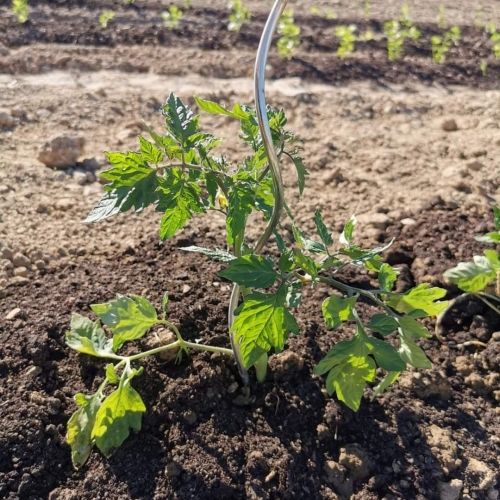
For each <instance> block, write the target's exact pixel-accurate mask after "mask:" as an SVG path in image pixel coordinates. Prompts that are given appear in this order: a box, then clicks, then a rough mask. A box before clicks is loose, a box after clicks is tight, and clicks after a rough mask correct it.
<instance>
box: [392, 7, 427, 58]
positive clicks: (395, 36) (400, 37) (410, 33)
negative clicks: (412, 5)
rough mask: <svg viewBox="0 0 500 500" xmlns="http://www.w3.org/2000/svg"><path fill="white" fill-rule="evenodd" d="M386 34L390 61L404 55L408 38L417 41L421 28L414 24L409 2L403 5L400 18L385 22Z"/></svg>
mask: <svg viewBox="0 0 500 500" xmlns="http://www.w3.org/2000/svg"><path fill="white" fill-rule="evenodd" d="M384 35H385V37H386V39H387V57H388V58H389V60H390V61H396V60H397V59H400V58H401V57H402V55H403V48H404V44H405V42H406V40H413V41H416V40H418V39H419V38H420V36H421V33H420V30H419V29H418V28H417V27H416V26H415V25H414V24H413V21H412V20H411V18H410V13H409V8H408V5H407V4H405V5H404V6H403V7H402V9H401V16H400V18H399V19H397V20H396V19H393V20H391V21H386V22H385V23H384Z"/></svg>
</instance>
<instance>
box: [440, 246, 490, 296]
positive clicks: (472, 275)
mask: <svg viewBox="0 0 500 500" xmlns="http://www.w3.org/2000/svg"><path fill="white" fill-rule="evenodd" d="M487 252H488V251H485V252H484V253H485V255H484V256H480V255H475V256H474V258H473V261H472V262H460V263H459V264H458V265H457V266H456V267H453V268H452V269H448V270H447V271H446V272H445V273H444V277H445V278H446V279H447V280H448V281H450V282H451V283H454V284H455V285H457V286H458V288H460V289H461V290H463V291H464V292H469V293H476V292H481V291H482V290H484V289H485V288H486V287H487V286H488V284H489V283H491V282H492V281H494V280H495V279H496V273H497V270H498V268H499V267H498V266H496V265H495V256H496V260H498V256H497V254H496V252H495V251H493V250H490V251H489V252H488V253H487ZM491 252H493V253H491ZM488 257H489V258H488Z"/></svg>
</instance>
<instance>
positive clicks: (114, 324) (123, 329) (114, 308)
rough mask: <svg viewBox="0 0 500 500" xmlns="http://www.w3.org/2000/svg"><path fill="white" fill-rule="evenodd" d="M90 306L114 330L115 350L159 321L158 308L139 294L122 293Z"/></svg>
mask: <svg viewBox="0 0 500 500" xmlns="http://www.w3.org/2000/svg"><path fill="white" fill-rule="evenodd" d="M90 307H91V308H92V310H93V311H94V313H95V314H97V316H99V318H101V321H102V322H103V323H104V324H105V325H106V326H108V327H109V328H110V330H111V331H112V332H113V350H114V351H117V350H118V349H119V348H120V347H121V346H122V345H123V344H124V343H125V342H127V341H130V340H137V339H140V338H141V337H143V336H144V335H145V333H146V332H147V331H148V330H149V329H150V328H152V327H153V326H154V325H156V324H157V323H158V317H157V314H156V309H155V308H154V307H153V305H152V304H151V303H150V302H149V301H148V300H147V299H145V298H144V297H139V296H138V295H130V296H124V295H122V296H119V297H118V298H116V299H115V300H112V301H111V302H106V303H104V304H93V305H91V306H90Z"/></svg>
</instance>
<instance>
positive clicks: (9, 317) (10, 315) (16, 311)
mask: <svg viewBox="0 0 500 500" xmlns="http://www.w3.org/2000/svg"><path fill="white" fill-rule="evenodd" d="M21 312H22V311H21V309H20V308H19V307H16V308H15V309H12V310H11V311H10V312H9V313H7V315H6V316H5V319H6V320H7V321H12V320H14V319H17V318H18V317H19V316H21Z"/></svg>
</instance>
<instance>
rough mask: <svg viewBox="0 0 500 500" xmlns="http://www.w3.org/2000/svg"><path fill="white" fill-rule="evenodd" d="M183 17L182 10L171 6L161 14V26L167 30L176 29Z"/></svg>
mask: <svg viewBox="0 0 500 500" xmlns="http://www.w3.org/2000/svg"><path fill="white" fill-rule="evenodd" d="M182 17H183V13H182V10H181V9H179V7H177V5H171V6H170V7H169V8H168V10H166V11H165V12H162V13H161V18H162V20H163V25H164V26H165V28H167V29H169V30H174V29H176V28H178V26H179V23H180V22H181V19H182Z"/></svg>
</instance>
